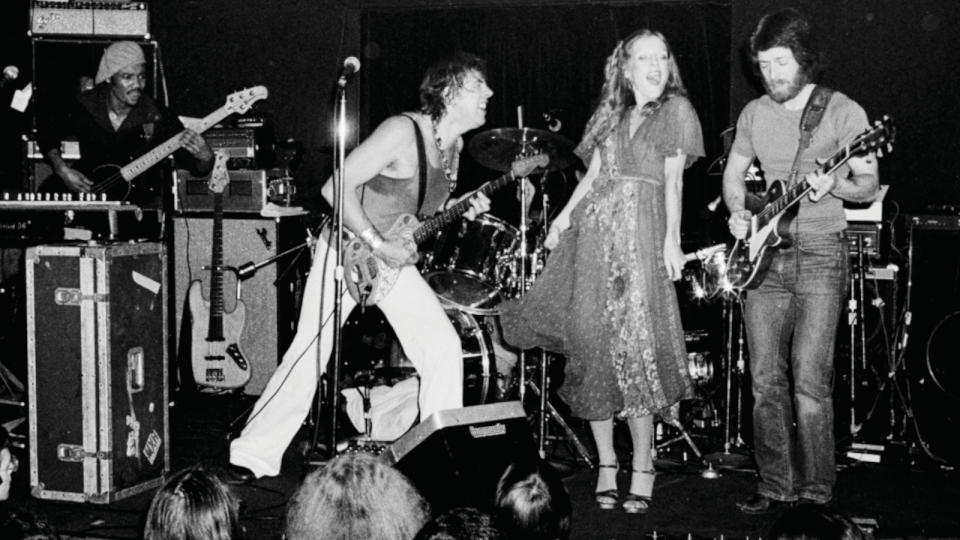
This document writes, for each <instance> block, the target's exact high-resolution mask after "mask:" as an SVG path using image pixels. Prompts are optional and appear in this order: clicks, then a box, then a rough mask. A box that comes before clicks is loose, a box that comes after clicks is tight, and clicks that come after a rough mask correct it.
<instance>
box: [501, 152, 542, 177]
mask: <svg viewBox="0 0 960 540" xmlns="http://www.w3.org/2000/svg"><path fill="white" fill-rule="evenodd" d="M549 164H550V156H548V155H547V154H534V155H532V156H526V157H522V158H520V159H518V160H515V161H514V162H513V163H511V164H510V172H512V173H513V176H516V177H523V176H527V175H528V174H530V173H531V172H533V170H534V169H536V168H537V167H546V166H547V165H549Z"/></svg>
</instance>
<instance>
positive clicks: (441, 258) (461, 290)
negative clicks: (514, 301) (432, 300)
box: [423, 214, 520, 315]
mask: <svg viewBox="0 0 960 540" xmlns="http://www.w3.org/2000/svg"><path fill="white" fill-rule="evenodd" d="M519 241H520V232H519V231H518V230H517V229H516V227H514V226H512V225H510V224H509V223H506V222H505V221H503V220H501V219H499V218H496V217H494V216H491V215H487V214H484V215H481V216H478V217H477V219H475V220H473V221H468V220H462V221H461V222H460V223H458V224H454V225H452V226H450V227H448V228H447V229H445V230H443V231H441V232H440V233H439V234H438V235H437V237H436V240H435V242H434V243H433V246H432V249H430V250H428V251H427V252H426V253H425V254H424V257H423V272H424V279H426V281H427V283H428V284H429V285H430V287H431V288H432V289H433V290H434V292H436V293H437V296H439V297H440V301H441V302H442V303H444V304H445V305H447V306H451V307H455V308H457V309H459V310H462V311H465V312H467V313H471V314H474V315H492V314H495V313H496V312H497V306H498V304H500V302H501V301H502V300H503V296H502V293H501V286H502V283H500V279H499V276H500V275H501V274H502V271H501V267H502V265H503V264H505V263H507V262H508V261H510V260H512V257H513V256H514V252H515V251H516V249H517V245H518V244H519Z"/></svg>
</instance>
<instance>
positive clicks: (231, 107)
mask: <svg viewBox="0 0 960 540" xmlns="http://www.w3.org/2000/svg"><path fill="white" fill-rule="evenodd" d="M266 97H267V88H266V87H265V86H254V87H252V88H247V89H245V90H241V91H239V92H234V93H232V94H230V95H229V96H227V100H226V102H225V103H224V104H223V106H222V107H220V108H219V109H217V110H215V111H213V112H212V113H210V114H208V115H207V116H206V117H204V118H203V119H202V120H200V123H199V124H198V126H197V127H196V128H195V129H194V130H195V131H196V132H197V133H203V132H204V131H206V130H208V129H210V127H212V126H214V125H216V124H218V123H219V122H220V121H222V120H223V119H224V118H226V117H228V116H230V115H231V114H234V113H236V114H242V113H245V112H247V111H248V110H250V107H251V106H253V104H254V103H256V102H257V101H260V100H261V99H265V98H266ZM180 135H181V134H180V133H178V134H176V135H174V136H173V137H170V138H169V139H167V140H166V141H165V142H163V143H162V144H160V145H158V146H156V147H155V148H153V150H150V151H149V152H147V153H146V154H144V155H142V156H140V157H139V158H137V159H135V160H133V161H131V162H130V163H128V164H127V165H125V166H123V167H120V166H119V165H113V164H104V165H99V166H97V167H96V168H95V169H93V171H91V173H90V175H89V177H90V180H91V181H92V182H93V187H91V188H90V191H91V192H92V193H105V194H106V196H107V198H108V199H110V200H111V201H125V200H127V199H128V198H129V197H130V193H131V191H132V190H133V188H134V185H133V180H134V179H135V178H136V177H138V176H140V175H141V174H143V173H144V172H145V171H147V170H148V169H150V168H151V167H153V166H154V165H156V164H157V163H159V162H160V161H161V160H163V158H165V157H167V156H169V155H170V154H172V153H174V152H176V151H177V150H179V149H180V147H181V146H182V144H181V143H180Z"/></svg>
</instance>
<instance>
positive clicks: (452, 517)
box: [415, 506, 500, 540]
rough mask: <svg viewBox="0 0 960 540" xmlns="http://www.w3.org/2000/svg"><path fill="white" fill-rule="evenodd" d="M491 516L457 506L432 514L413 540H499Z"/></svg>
mask: <svg viewBox="0 0 960 540" xmlns="http://www.w3.org/2000/svg"><path fill="white" fill-rule="evenodd" d="M499 538H500V532H499V531H498V530H497V528H496V527H495V526H494V524H493V516H491V515H490V514H488V513H486V512H483V511H481V510H478V509H476V508H472V507H469V506H458V507H456V508H451V509H449V510H447V511H446V512H444V513H442V514H440V515H438V516H434V517H433V519H431V520H430V521H428V522H427V524H426V525H424V526H423V528H422V529H420V532H419V533H417V536H416V539H415V540H499Z"/></svg>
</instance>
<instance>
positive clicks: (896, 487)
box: [13, 395, 960, 539]
mask: <svg viewBox="0 0 960 540" xmlns="http://www.w3.org/2000/svg"><path fill="white" fill-rule="evenodd" d="M251 402H252V400H251V398H250V397H249V396H234V395H230V396H209V395H204V396H194V397H191V398H185V397H184V398H178V399H177V401H176V406H175V407H174V409H173V412H172V415H171V426H172V427H171V432H172V434H171V438H172V440H171V455H172V458H171V461H172V468H173V469H174V470H179V469H181V468H184V467H186V466H189V465H192V464H195V463H198V462H200V463H204V464H207V465H210V466H213V467H217V466H222V465H224V464H225V462H226V453H227V445H228V437H229V431H230V429H231V426H230V424H231V422H232V421H233V420H234V419H235V418H237V417H238V415H240V414H242V413H243V412H244V411H245V409H246V408H247V407H248V406H249V405H250V404H251ZM325 424H326V422H323V423H322V424H321V425H325ZM570 425H571V427H572V428H573V430H574V432H575V433H576V434H578V436H579V438H580V439H581V440H582V441H583V443H584V444H585V445H586V446H587V447H588V448H591V449H592V443H591V441H590V438H589V434H588V431H587V426H586V424H585V423H581V422H579V421H576V420H573V421H571V422H570ZM617 430H618V437H617V441H618V445H624V444H628V442H627V440H626V438H625V437H623V436H622V435H625V432H626V429H625V426H620V425H619V424H618V428H617ZM533 431H534V432H536V430H535V429H534V430H533ZM551 432H554V433H557V434H558V435H559V434H560V431H559V430H558V429H552V430H551ZM621 432H622V433H621ZM311 435H312V429H311V428H310V427H308V426H305V427H304V429H302V430H301V432H300V434H299V435H298V437H297V439H296V440H295V443H294V444H292V445H291V447H290V448H289V450H288V451H287V453H286V455H285V457H284V465H283V473H282V474H281V475H280V476H278V477H275V478H265V479H261V480H259V481H257V482H256V483H254V484H252V485H249V486H242V487H238V488H236V494H237V495H238V496H239V497H240V498H241V500H242V501H243V503H242V519H243V523H244V525H245V526H246V529H247V531H248V533H249V538H257V539H260V538H264V539H270V538H279V537H280V534H281V531H282V528H283V519H284V509H285V504H286V501H287V499H288V497H289V496H290V495H291V493H292V492H293V490H294V489H295V488H296V486H297V484H298V482H299V481H300V478H301V477H302V475H303V474H304V471H305V470H307V465H306V461H305V459H304V458H303V454H304V453H305V452H306V450H308V449H310V448H311V447H312V443H311V442H310V440H311ZM321 440H323V439H321ZM721 440H722V439H721ZM694 441H695V442H696V444H697V446H698V448H699V449H700V450H701V451H702V452H703V453H704V454H710V453H716V452H722V448H720V447H717V445H716V443H717V441H716V440H715V439H714V438H712V437H710V436H708V435H701V434H697V433H696V432H694ZM548 450H549V456H548V458H549V459H550V460H551V461H552V462H554V463H556V464H557V465H558V467H559V468H561V469H562V471H563V472H564V474H565V480H564V482H565V484H566V486H567V489H568V490H569V492H570V496H571V499H572V503H573V508H574V515H573V522H572V535H571V537H572V538H574V539H593V538H596V539H621V538H622V539H627V538H631V539H635V538H654V533H656V536H655V537H656V538H678V539H686V538H691V539H695V538H744V539H746V538H760V537H763V536H766V532H767V531H768V529H769V527H770V526H771V524H772V523H773V521H774V519H775V518H776V514H770V515H764V516H746V515H743V514H741V513H740V512H738V511H737V510H736V507H735V506H734V504H735V502H736V501H738V500H740V499H742V498H745V497H747V496H749V495H750V493H751V492H752V489H753V486H754V479H753V478H754V472H753V470H752V468H751V466H750V465H749V460H747V464H746V465H742V466H741V467H740V468H738V469H728V468H721V469H720V470H719V473H720V474H719V477H717V478H712V479H709V478H704V477H703V475H701V472H702V471H703V469H704V468H703V466H701V465H699V464H697V462H696V460H695V459H693V452H692V450H691V449H690V447H689V446H688V445H687V444H686V443H685V442H683V441H680V442H677V443H673V444H670V445H668V446H665V447H663V448H662V449H661V452H660V454H659V459H658V461H657V467H658V471H659V474H658V477H657V483H656V487H655V490H654V502H653V506H652V508H651V510H650V512H649V513H648V514H646V515H642V516H641V515H627V514H624V513H623V512H622V511H602V510H600V509H599V508H598V507H597V506H596V505H595V504H594V502H593V496H592V492H593V488H594V482H595V476H594V475H595V473H594V472H593V471H592V470H590V469H588V468H587V467H586V466H585V465H584V464H583V462H582V461H580V460H579V459H577V453H576V451H575V449H574V448H573V446H572V445H571V444H569V443H568V442H567V440H565V439H556V440H554V441H552V442H551V443H550V444H549V445H548ZM19 454H20V457H21V467H20V471H19V472H18V473H17V475H16V477H15V481H14V486H13V488H14V490H13V492H14V496H13V500H14V503H15V506H17V507H19V508H22V509H25V510H28V511H30V512H32V513H34V514H35V515H37V516H38V517H40V518H42V519H45V520H46V521H47V522H48V523H49V524H50V525H51V526H53V527H54V528H55V529H56V530H57V531H58V532H60V533H61V534H62V535H63V537H65V538H98V539H99V538H138V537H139V534H140V532H141V530H142V529H141V527H142V520H143V516H144V513H145V511H146V508H147V506H148V505H149V502H150V499H151V497H152V495H153V493H152V492H149V493H143V494H141V495H137V496H134V497H131V498H128V499H124V500H121V501H118V502H116V503H113V504H110V505H93V504H76V503H63V502H53V501H46V500H39V499H34V498H32V497H30V496H29V467H28V463H27V456H26V455H25V453H24V452H19ZM621 455H626V453H625V452H624V453H622V454H621ZM684 457H686V458H687V461H686V462H684V461H683V460H684ZM838 479H839V480H838V488H837V497H836V506H837V508H838V509H840V510H842V511H844V512H845V513H847V514H848V515H850V516H851V517H854V518H856V519H858V520H862V522H863V523H875V524H876V525H875V527H876V528H875V530H874V531H873V536H874V538H955V537H960V513H958V512H957V508H960V482H958V474H957V472H956V471H955V470H950V469H945V468H943V467H936V466H933V465H932V463H931V462H929V461H928V460H925V459H924V458H923V457H922V456H914V457H913V458H912V459H910V457H909V456H907V459H901V460H898V461H897V462H893V463H880V464H874V463H864V462H843V463H842V464H841V466H840V467H839V472H838ZM628 483H629V476H628V475H627V474H626V473H625V472H624V473H622V474H621V476H620V485H621V487H622V488H623V489H626V486H627V484H628Z"/></svg>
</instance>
